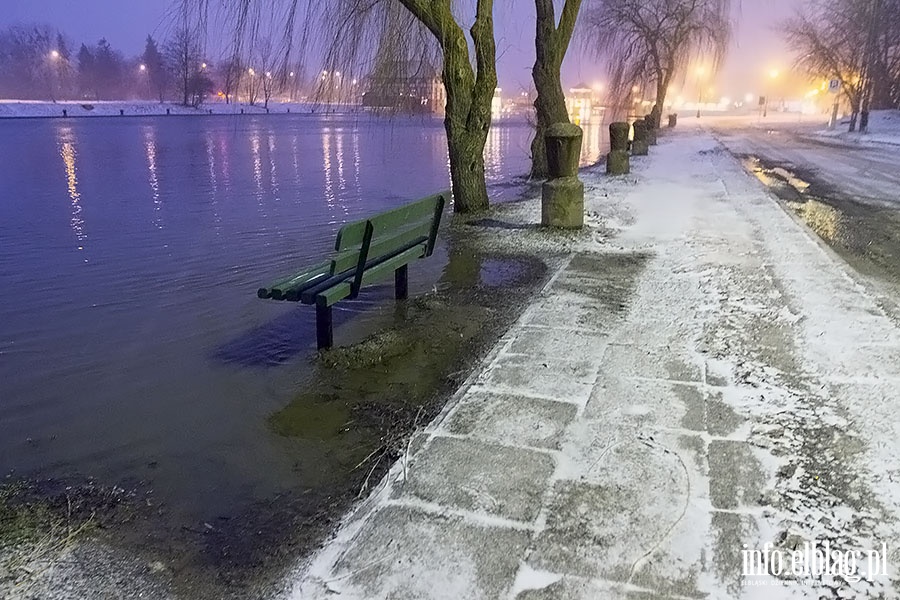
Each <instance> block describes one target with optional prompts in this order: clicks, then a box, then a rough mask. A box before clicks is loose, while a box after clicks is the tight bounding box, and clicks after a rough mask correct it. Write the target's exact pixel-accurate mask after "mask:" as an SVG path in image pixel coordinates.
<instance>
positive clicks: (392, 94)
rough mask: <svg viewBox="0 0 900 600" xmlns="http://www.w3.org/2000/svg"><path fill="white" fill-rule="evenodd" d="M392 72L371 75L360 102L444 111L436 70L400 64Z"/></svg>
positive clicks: (402, 109) (380, 106)
mask: <svg viewBox="0 0 900 600" xmlns="http://www.w3.org/2000/svg"><path fill="white" fill-rule="evenodd" d="M403 67H405V68H399V69H397V72H396V73H389V74H387V75H381V76H379V75H371V76H370V77H369V78H368V80H367V84H368V89H367V91H366V92H365V93H364V94H363V96H362V104H363V106H365V107H368V108H373V109H385V110H393V111H398V112H405V113H413V114H435V115H441V116H443V114H444V107H445V106H446V104H447V94H446V91H445V90H444V83H443V81H441V75H440V73H439V72H438V71H437V70H436V69H434V68H431V67H417V66H415V65H404V66H403Z"/></svg>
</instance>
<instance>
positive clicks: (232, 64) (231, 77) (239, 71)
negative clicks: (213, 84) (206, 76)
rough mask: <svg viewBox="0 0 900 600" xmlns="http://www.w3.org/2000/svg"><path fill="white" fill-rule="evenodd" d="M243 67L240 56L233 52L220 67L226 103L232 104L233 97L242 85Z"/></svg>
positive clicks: (220, 77)
mask: <svg viewBox="0 0 900 600" xmlns="http://www.w3.org/2000/svg"><path fill="white" fill-rule="evenodd" d="M242 76H243V68H242V67H241V61H240V58H239V57H237V56H234V55H233V54H230V55H228V57H227V58H226V59H225V60H223V61H222V62H221V64H220V67H219V79H220V80H221V82H222V93H223V94H224V95H225V104H230V103H231V100H232V98H233V97H234V96H235V95H236V94H237V92H238V90H239V89H240V87H241V77H242Z"/></svg>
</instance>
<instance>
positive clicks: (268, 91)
mask: <svg viewBox="0 0 900 600" xmlns="http://www.w3.org/2000/svg"><path fill="white" fill-rule="evenodd" d="M253 56H254V61H253V64H254V65H257V68H258V69H259V71H258V72H257V75H258V76H259V88H260V90H261V91H262V95H263V108H266V109H267V108H269V100H270V99H271V98H272V94H274V93H275V90H276V89H277V87H278V83H279V82H280V81H281V79H282V74H281V73H278V72H277V69H278V64H277V63H278V58H279V53H278V52H277V51H276V48H275V45H274V44H273V43H272V38H270V37H264V38H260V39H257V40H255V44H254V52H253Z"/></svg>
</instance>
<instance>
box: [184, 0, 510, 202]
mask: <svg viewBox="0 0 900 600" xmlns="http://www.w3.org/2000/svg"><path fill="white" fill-rule="evenodd" d="M182 1H183V2H191V0H182ZM469 1H471V2H472V3H473V6H472V7H471V8H472V9H474V10H472V11H470V14H474V17H473V19H472V22H471V26H470V27H469V32H468V33H469V35H468V37H467V35H466V32H465V31H464V29H463V25H462V23H463V22H462V20H461V18H459V17H458V16H457V15H456V14H454V12H453V9H452V7H451V3H452V2H451V0H366V1H362V0H329V1H328V2H314V1H313V0H266V1H265V2H259V3H253V2H251V1H250V0H228V1H227V2H225V3H224V4H222V5H221V6H223V8H221V9H218V10H221V12H220V15H221V16H222V17H223V18H224V19H226V20H227V21H228V22H229V23H230V24H231V26H232V28H233V31H234V45H235V48H236V51H237V52H238V54H240V55H241V56H246V55H247V54H248V52H247V51H246V44H247V41H248V39H249V40H252V39H253V38H254V37H257V36H258V35H259V34H260V32H261V31H263V30H264V26H265V19H266V18H270V19H271V18H272V17H271V15H273V14H274V15H276V17H275V19H278V22H282V23H283V24H284V25H283V27H282V32H283V34H284V39H285V43H284V44H283V48H282V52H281V56H282V63H283V65H282V67H284V68H280V69H279V70H278V72H284V71H286V70H287V68H286V67H287V66H288V65H289V64H291V60H292V58H293V56H294V55H295V53H296V51H297V49H298V48H304V47H305V45H306V43H307V40H308V39H309V37H310V32H315V33H316V34H317V35H318V37H320V38H321V39H326V40H329V41H328V42H327V51H326V61H325V67H326V68H325V70H326V71H328V72H329V73H331V72H334V71H339V72H341V73H342V74H343V76H342V81H343V82H347V81H350V82H352V81H353V80H358V79H362V77H361V76H359V73H360V72H361V69H363V68H365V67H366V66H369V67H371V66H373V63H374V56H373V55H372V52H373V50H376V51H377V49H378V48H384V47H385V45H386V44H388V43H393V44H396V45H398V46H400V47H404V46H406V45H407V44H410V47H411V45H413V44H414V45H417V47H420V48H422V49H423V50H425V51H429V50H433V49H436V50H437V54H439V55H440V56H441V59H442V71H441V78H442V81H443V84H444V88H445V90H446V108H445V118H444V128H445V130H446V132H447V146H448V152H449V155H450V179H451V184H452V187H453V196H454V207H455V210H456V211H458V212H471V211H480V210H484V209H485V208H487V206H488V195H487V186H486V183H485V179H484V156H483V153H484V146H485V142H486V141H487V133H488V129H489V128H490V123H491V101H492V99H493V96H494V90H495V89H496V87H497V71H496V44H495V41H494V21H493V4H494V3H493V0H469ZM193 4H194V5H195V7H198V10H199V11H200V12H204V11H206V10H209V6H210V3H209V0H193ZM217 6H219V5H218V4H217ZM302 17H306V18H305V19H304V18H302ZM301 21H302V22H303V24H302V25H300V27H299V35H298V23H299V22H301ZM426 39H427V43H426V42H425V40H426ZM409 40H413V41H412V42H410V41H409ZM470 44H471V46H470ZM421 62H425V61H420V64H421ZM263 75H264V73H263Z"/></svg>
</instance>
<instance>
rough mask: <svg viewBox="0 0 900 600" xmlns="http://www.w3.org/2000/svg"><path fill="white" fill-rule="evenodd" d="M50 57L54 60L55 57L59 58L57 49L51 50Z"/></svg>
mask: <svg viewBox="0 0 900 600" xmlns="http://www.w3.org/2000/svg"><path fill="white" fill-rule="evenodd" d="M50 58H52V59H53V60H56V59H57V58H59V50H51V51H50Z"/></svg>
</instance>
